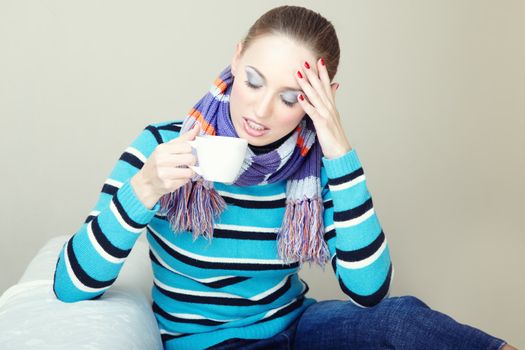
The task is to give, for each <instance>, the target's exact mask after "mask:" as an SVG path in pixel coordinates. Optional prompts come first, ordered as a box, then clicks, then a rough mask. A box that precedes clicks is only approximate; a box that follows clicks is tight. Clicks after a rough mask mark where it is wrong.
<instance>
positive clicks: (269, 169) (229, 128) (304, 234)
mask: <svg viewBox="0 0 525 350" xmlns="http://www.w3.org/2000/svg"><path fill="white" fill-rule="evenodd" d="M230 68H231V67H230V65H228V66H227V67H226V68H225V69H224V70H223V71H222V72H221V73H220V76H219V77H218V78H216V79H215V82H214V83H213V84H212V85H211V88H210V90H209V91H208V92H207V93H206V95H204V96H203V97H202V98H201V99H200V100H199V102H197V104H196V105H195V106H194V107H193V108H192V109H191V110H190V113H189V115H188V116H187V117H186V118H185V119H184V122H183V124H182V128H181V130H180V133H181V134H182V133H184V132H186V131H188V130H190V129H191V128H192V127H193V125H195V123H199V124H200V126H201V135H202V134H209V135H219V136H230V137H239V135H238V134H237V132H236V131H235V128H234V126H233V124H232V121H231V118H230V108H229V107H230V92H231V88H232V86H233V79H234V77H233V75H232V74H231V69H230ZM321 157H322V154H321V146H320V145H319V142H318V141H317V138H316V133H315V128H314V125H313V122H312V120H311V119H310V117H309V116H308V115H307V114H305V117H304V118H303V119H302V120H301V122H300V123H299V125H298V126H297V128H296V129H295V131H294V132H293V133H292V134H291V135H290V137H289V138H288V139H287V140H286V141H284V143H282V144H281V145H280V146H279V147H278V148H276V149H274V150H271V151H269V152H267V153H263V154H255V153H254V152H253V151H252V150H251V149H250V148H248V149H247V151H246V156H245V159H244V163H243V165H242V168H241V170H240V172H239V175H238V176H237V179H236V180H235V181H234V183H233V185H236V186H253V185H264V184H268V183H274V182H278V181H282V180H287V183H286V210H285V214H284V218H283V222H282V225H281V228H280V229H279V232H278V233H277V234H278V253H279V257H280V258H281V259H282V260H283V261H284V263H292V262H296V261H299V262H300V263H301V264H302V263H303V262H305V261H309V262H312V261H313V262H316V263H318V264H319V265H320V266H322V267H324V264H325V263H326V262H327V261H328V260H329V258H330V252H329V250H328V246H327V244H326V242H325V241H324V237H323V236H324V224H323V210H324V207H323V201H322V195H321V191H322V189H321V180H320V169H321ZM225 208H226V203H225V201H224V199H223V198H222V197H221V196H220V195H219V194H218V193H217V191H216V190H215V189H214V187H213V182H210V181H207V180H204V179H203V178H202V177H201V176H200V175H198V174H196V175H195V176H194V177H193V178H192V180H191V181H190V182H188V183H186V184H185V185H184V186H182V187H180V188H178V189H177V190H176V191H174V192H171V193H167V194H165V195H164V196H162V197H161V199H160V211H159V213H160V214H161V215H166V217H167V219H168V221H169V223H170V225H171V229H172V230H173V231H174V232H179V231H192V232H193V237H194V239H196V238H197V237H198V236H199V235H203V236H205V237H206V238H208V239H210V240H211V238H212V237H213V222H214V220H215V218H218V217H219V216H220V214H221V213H222V211H223V210H224V209H225Z"/></svg>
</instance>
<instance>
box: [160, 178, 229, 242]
mask: <svg viewBox="0 0 525 350" xmlns="http://www.w3.org/2000/svg"><path fill="white" fill-rule="evenodd" d="M190 203H191V205H189V204H190ZM225 208H226V202H225V201H224V199H223V198H222V197H221V196H220V195H219V194H218V193H217V191H216V190H215V189H214V188H213V185H212V184H210V182H209V181H205V180H202V179H201V180H198V181H195V182H191V181H190V182H188V183H186V184H185V185H184V186H181V187H180V188H179V189H177V191H174V192H171V193H168V194H165V195H164V196H162V197H161V199H160V209H159V213H160V214H161V215H166V217H167V219H168V221H169V223H170V226H171V229H172V230H173V232H180V231H191V232H192V233H193V240H194V241H195V240H196V239H197V238H198V236H200V235H202V236H204V237H205V238H206V239H208V240H211V239H212V237H213V221H214V219H215V218H218V217H219V216H220V215H221V213H222V212H223V211H224V209H225Z"/></svg>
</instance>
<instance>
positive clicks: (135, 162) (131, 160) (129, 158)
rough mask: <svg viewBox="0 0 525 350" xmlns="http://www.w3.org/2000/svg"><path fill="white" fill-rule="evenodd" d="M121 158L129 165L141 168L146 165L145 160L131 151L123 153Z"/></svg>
mask: <svg viewBox="0 0 525 350" xmlns="http://www.w3.org/2000/svg"><path fill="white" fill-rule="evenodd" d="M119 160H122V161H124V162H126V163H128V164H129V165H131V166H134V167H135V168H137V169H141V168H142V167H143V166H144V162H143V161H141V160H140V159H138V158H137V157H136V156H135V155H133V154H131V153H129V152H124V153H122V155H121V156H120V158H119Z"/></svg>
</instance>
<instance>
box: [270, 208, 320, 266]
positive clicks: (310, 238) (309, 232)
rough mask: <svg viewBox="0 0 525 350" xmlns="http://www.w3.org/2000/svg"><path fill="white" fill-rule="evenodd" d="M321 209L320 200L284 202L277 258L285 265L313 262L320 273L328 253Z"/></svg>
mask: <svg viewBox="0 0 525 350" xmlns="http://www.w3.org/2000/svg"><path fill="white" fill-rule="evenodd" d="M323 209H324V207H323V204H322V201H321V199H320V198H314V199H308V198H305V199H303V200H295V201H288V202H287V204H286V211H285V214H284V219H283V223H282V226H281V230H280V232H279V237H278V251H279V256H280V258H281V259H282V260H284V261H285V263H290V262H293V261H300V264H302V263H303V262H305V261H308V262H309V263H310V265H311V263H312V262H315V263H317V264H318V265H320V266H321V267H322V268H323V271H324V265H325V264H326V263H327V262H328V261H329V260H330V251H329V249H328V245H327V244H326V242H325V240H324V225H323V220H322V217H323V216H322V215H323Z"/></svg>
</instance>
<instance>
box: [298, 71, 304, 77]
mask: <svg viewBox="0 0 525 350" xmlns="http://www.w3.org/2000/svg"><path fill="white" fill-rule="evenodd" d="M297 75H298V76H299V78H301V79H302V78H303V75H302V74H301V72H299V71H297Z"/></svg>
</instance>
